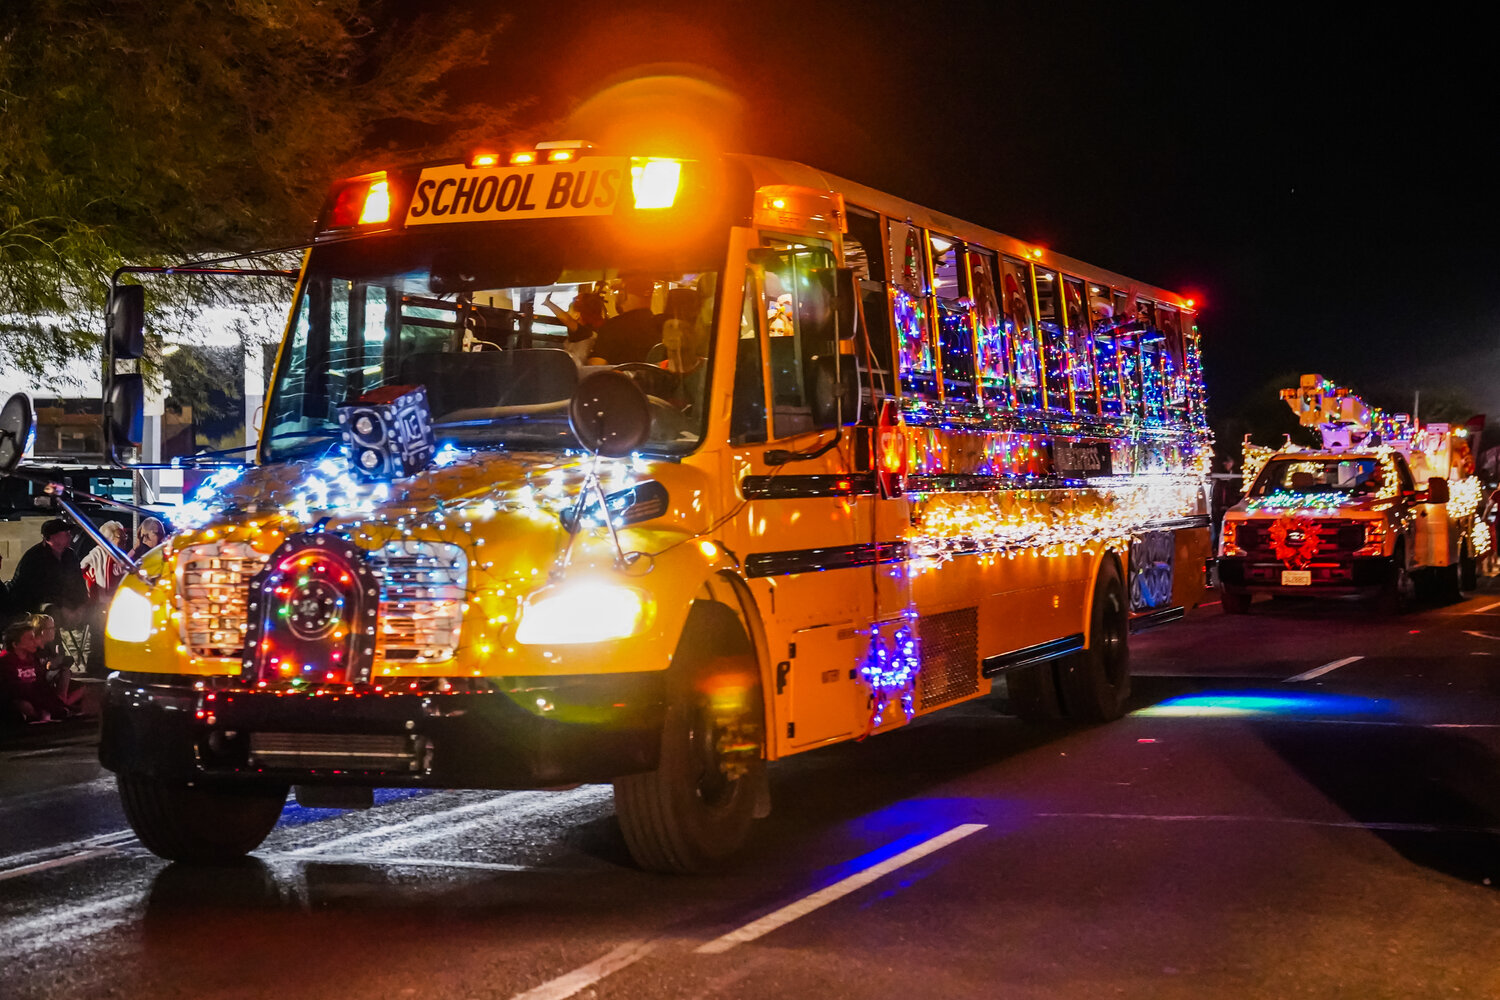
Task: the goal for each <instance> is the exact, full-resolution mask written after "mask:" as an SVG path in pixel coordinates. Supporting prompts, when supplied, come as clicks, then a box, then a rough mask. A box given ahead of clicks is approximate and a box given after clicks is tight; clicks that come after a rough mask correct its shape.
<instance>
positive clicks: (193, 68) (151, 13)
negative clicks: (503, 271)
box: [0, 0, 511, 376]
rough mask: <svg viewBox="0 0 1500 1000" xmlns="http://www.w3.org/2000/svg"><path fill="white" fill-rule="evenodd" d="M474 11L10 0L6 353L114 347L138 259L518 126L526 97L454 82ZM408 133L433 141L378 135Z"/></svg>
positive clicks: (481, 43) (287, 221) (19, 357)
mask: <svg viewBox="0 0 1500 1000" xmlns="http://www.w3.org/2000/svg"><path fill="white" fill-rule="evenodd" d="M461 16H462V15H461V12H460V14H458V15H455V16H454V17H453V18H449V19H435V18H417V19H416V20H413V21H408V22H405V23H402V22H400V21H398V20H396V19H394V18H393V17H392V16H391V15H390V12H389V11H387V10H386V8H385V6H384V5H383V4H380V3H372V2H369V0H365V2H360V0H321V2H319V3H307V2H306V0H218V2H215V3H208V2H203V0H112V2H110V3H107V4H100V3H97V2H95V0H4V2H3V3H0V366H5V365H9V366H12V367H16V368H19V369H21V370H22V371H23V372H25V373H27V374H31V375H33V376H45V375H47V374H48V373H50V372H53V371H55V370H56V368H57V367H58V365H59V363H60V362H62V361H64V360H66V359H68V358H76V357H97V356H98V354H97V352H98V337H99V335H100V331H101V330H102V326H103V321H102V305H103V297H104V290H105V288H106V286H107V282H108V278H109V275H110V273H111V272H112V271H113V270H114V269H115V268H116V267H118V266H119V265H121V264H122V263H126V262H129V263H153V262H168V261H173V260H182V259H184V258H187V257H191V256H202V255H217V254H223V253H226V252H242V251H246V250H250V249H253V248H256V247H266V246H285V245H289V244H295V243H299V242H302V241H304V240H306V239H307V238H308V237H309V235H310V232H311V227H312V219H313V218H314V216H315V215H316V213H317V210H318V206H319V204H320V202H321V199H322V197H323V194H324V192H325V191H326V190H327V186H328V183H329V182H330V181H331V180H333V179H334V178H336V177H338V176H340V175H343V174H347V173H350V172H357V171H359V170H362V169H365V168H367V167H369V166H371V165H373V164H375V163H377V162H387V161H389V160H392V159H397V158H400V159H405V158H407V157H408V156H422V157H425V156H440V155H448V154H451V153H456V152H461V151H462V150H463V149H465V148H467V146H468V145H470V144H471V143H473V142H474V141H476V140H477V139H478V138H480V137H486V138H492V139H493V138H498V137H503V136H504V135H505V133H506V132H507V130H508V128H509V120H508V115H509V113H510V110H511V109H496V108H494V107H491V106H487V105H460V104H458V103H457V102H455V101H454V100H453V98H452V95H450V94H449V93H448V92H447V90H446V89H445V87H444V78H445V77H446V76H447V75H448V74H449V72H450V71H451V70H453V69H455V68H459V67H462V66H465V65H469V64H473V63H475V62H477V61H479V60H481V59H482V58H483V56H484V53H485V50H486V48H487V46H488V44H489V42H490V40H491V35H492V34H493V33H494V31H496V30H497V28H498V26H497V25H495V24H494V23H493V22H488V23H486V24H485V25H484V26H483V27H484V28H485V31H484V32H483V33H482V32H480V31H475V30H472V29H469V28H466V27H464V26H463V24H462V23H461V22H460V21H459V20H458V18H459V17H461ZM393 134H400V135H403V136H408V137H412V136H416V137H419V139H418V141H417V143H416V144H417V145H418V146H420V148H417V149H409V150H405V151H403V152H400V153H397V152H395V151H393V150H391V149H389V148H381V147H380V145H379V143H378V137H379V136H380V135H393ZM429 140H430V141H429ZM224 293H228V297H229V298H231V299H232V298H234V297H235V294H236V290H235V289H234V288H229V289H223V288H222V286H218V285H215V286H212V290H211V291H208V292H204V293H202V295H201V296H199V297H194V295H192V294H189V295H187V296H186V297H185V298H184V299H183V300H182V302H181V303H180V304H181V305H183V306H184V307H186V308H187V309H188V312H189V313H192V312H193V311H195V309H197V308H202V307H203V306H205V305H207V304H208V303H209V301H211V297H212V296H213V295H215V294H224Z"/></svg>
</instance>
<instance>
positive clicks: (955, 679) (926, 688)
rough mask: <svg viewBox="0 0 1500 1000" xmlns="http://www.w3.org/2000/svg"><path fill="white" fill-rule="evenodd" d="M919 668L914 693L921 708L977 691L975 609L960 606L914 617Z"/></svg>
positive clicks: (976, 617) (977, 644)
mask: <svg viewBox="0 0 1500 1000" xmlns="http://www.w3.org/2000/svg"><path fill="white" fill-rule="evenodd" d="M917 638H918V639H920V640H921V643H922V670H921V673H919V674H918V675H917V685H918V687H917V693H918V696H919V698H920V704H921V707H922V708H923V709H928V708H932V707H933V706H934V705H942V704H944V703H946V702H950V701H952V700H953V699H955V698H962V697H964V696H965V695H970V694H973V693H974V692H975V691H978V690H979V609H978V608H960V609H958V610H957V611H944V612H941V613H940V614H935V615H923V616H922V617H921V618H919V619H917Z"/></svg>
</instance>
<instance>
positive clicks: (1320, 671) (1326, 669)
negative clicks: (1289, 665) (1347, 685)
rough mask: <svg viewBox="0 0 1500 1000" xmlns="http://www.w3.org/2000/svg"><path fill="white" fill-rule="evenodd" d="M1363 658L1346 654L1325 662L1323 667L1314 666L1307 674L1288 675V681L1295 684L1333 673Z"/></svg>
mask: <svg viewBox="0 0 1500 1000" xmlns="http://www.w3.org/2000/svg"><path fill="white" fill-rule="evenodd" d="M1363 659H1364V657H1363V656H1346V657H1344V658H1343V659H1342V660H1334V661H1333V662H1332V663H1325V664H1323V665H1322V666H1321V667H1313V668H1312V669H1311V670H1309V671H1308V672H1307V673H1305V674H1298V675H1297V676H1296V677H1288V678H1287V679H1286V683H1288V684H1295V683H1296V682H1297V681H1310V680H1312V679H1313V678H1314V677H1322V676H1323V675H1324V674H1330V673H1332V672H1333V671H1335V670H1337V669H1338V668H1339V667H1347V666H1348V665H1349V664H1351V663H1354V662H1355V661H1357V660H1363Z"/></svg>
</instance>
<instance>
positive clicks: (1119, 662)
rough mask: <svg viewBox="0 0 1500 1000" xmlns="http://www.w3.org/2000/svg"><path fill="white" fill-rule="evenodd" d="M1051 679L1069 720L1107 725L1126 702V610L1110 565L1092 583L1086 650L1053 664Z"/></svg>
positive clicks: (1117, 576)
mask: <svg viewBox="0 0 1500 1000" xmlns="http://www.w3.org/2000/svg"><path fill="white" fill-rule="evenodd" d="M1057 673H1058V688H1059V690H1060V691H1061V692H1062V700H1063V705H1064V707H1065V708H1066V709H1067V713H1068V717H1069V718H1071V719H1073V720H1075V721H1078V722H1108V721H1110V720H1111V719H1118V718H1119V717H1120V716H1121V715H1123V714H1124V712H1125V701H1126V699H1127V698H1129V697H1130V610H1129V607H1128V606H1127V605H1126V603H1125V587H1124V586H1123V585H1122V584H1121V582H1120V573H1119V570H1117V569H1115V564H1114V562H1113V561H1112V560H1109V559H1106V560H1105V561H1104V564H1103V565H1102V566H1101V567H1100V568H1099V578H1098V580H1096V581H1095V582H1094V602H1093V605H1092V607H1090V609H1089V645H1088V648H1087V649H1085V650H1083V652H1081V653H1074V654H1073V655H1072V656H1070V657H1068V658H1067V659H1064V660H1060V661H1058V665H1057Z"/></svg>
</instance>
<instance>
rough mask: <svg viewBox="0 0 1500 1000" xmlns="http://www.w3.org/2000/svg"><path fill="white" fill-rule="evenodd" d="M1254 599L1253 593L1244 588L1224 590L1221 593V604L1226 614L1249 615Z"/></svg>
mask: <svg viewBox="0 0 1500 1000" xmlns="http://www.w3.org/2000/svg"><path fill="white" fill-rule="evenodd" d="M1253 599H1254V597H1253V596H1252V595H1251V594H1247V593H1245V592H1244V591H1243V590H1224V591H1221V592H1220V593H1219V606H1220V607H1222V608H1223V609H1224V613H1225V614H1226V615H1248V614H1249V613H1250V602H1251V601H1252V600H1253Z"/></svg>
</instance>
